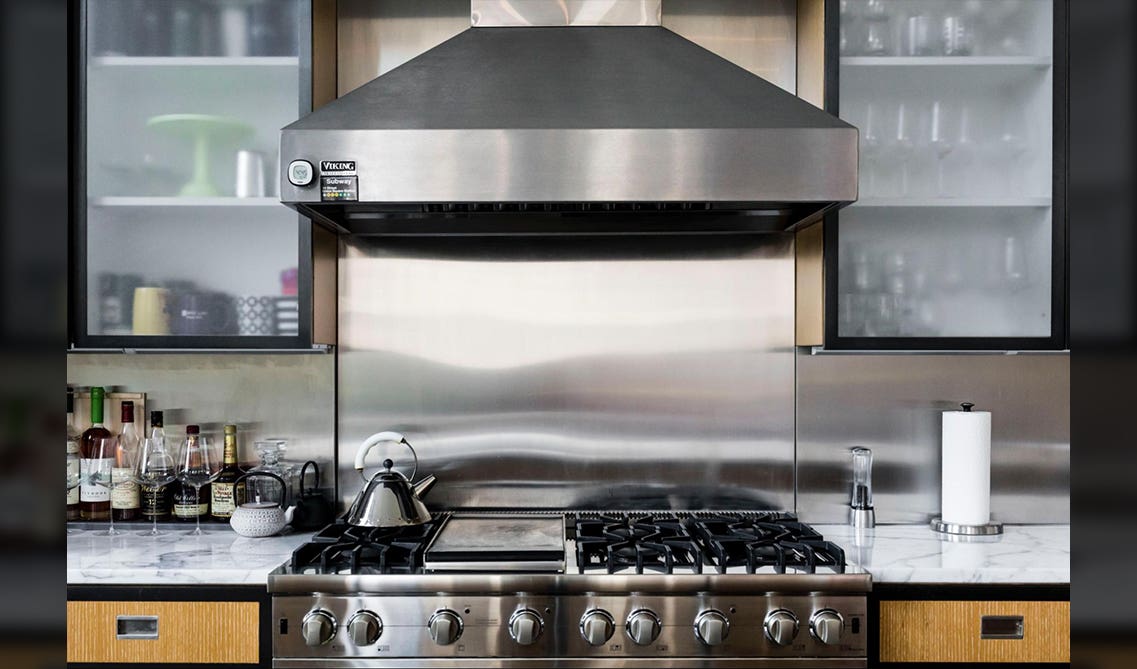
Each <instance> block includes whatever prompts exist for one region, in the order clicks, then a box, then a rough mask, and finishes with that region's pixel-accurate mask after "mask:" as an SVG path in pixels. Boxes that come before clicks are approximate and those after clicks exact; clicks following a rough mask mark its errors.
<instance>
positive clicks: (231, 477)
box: [209, 425, 245, 523]
mask: <svg viewBox="0 0 1137 669" xmlns="http://www.w3.org/2000/svg"><path fill="white" fill-rule="evenodd" d="M244 473H245V472H244V470H242V469H241V467H240V466H239V465H238V464H237V426H236V425H226V426H225V454H224V455H223V456H222V460H221V473H220V474H218V475H217V478H216V479H215V480H214V481H213V483H212V484H210V488H211V489H212V491H213V492H212V494H211V496H210V501H209V515H210V517H211V518H213V520H215V521H217V522H219V523H227V522H229V519H230V518H232V517H233V511H234V509H236V508H237V504H238V503H239V502H240V500H241V498H242V497H244V489H245V484H244V483H243V482H242V483H241V484H240V485H239V486H238V485H236V481H237V479H239V478H240V477H241V475H242V474H244Z"/></svg>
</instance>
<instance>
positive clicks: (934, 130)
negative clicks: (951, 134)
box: [928, 100, 954, 197]
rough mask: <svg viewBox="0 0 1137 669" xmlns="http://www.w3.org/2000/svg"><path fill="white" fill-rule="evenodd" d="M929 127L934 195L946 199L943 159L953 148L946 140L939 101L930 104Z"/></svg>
mask: <svg viewBox="0 0 1137 669" xmlns="http://www.w3.org/2000/svg"><path fill="white" fill-rule="evenodd" d="M931 125H932V127H931V129H930V130H929V136H928V145H929V146H931V148H932V152H933V153H934V155H935V157H936V195H937V196H938V197H946V196H947V195H948V192H947V190H948V189H947V186H946V184H945V183H944V159H946V158H947V157H948V155H949V154H950V153H951V151H952V149H953V148H954V147H953V146H952V143H951V141H950V140H949V139H948V137H947V132H946V130H945V128H944V105H943V104H942V103H941V102H940V101H939V100H936V101H935V102H933V103H932V123H931Z"/></svg>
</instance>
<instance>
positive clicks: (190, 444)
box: [174, 426, 221, 536]
mask: <svg viewBox="0 0 1137 669" xmlns="http://www.w3.org/2000/svg"><path fill="white" fill-rule="evenodd" d="M191 427H192V426H191ZM174 470H175V472H176V474H177V479H178V480H179V481H181V482H182V483H183V484H184V485H188V486H190V487H191V488H193V504H194V509H195V510H196V509H197V508H198V506H199V505H200V504H201V488H202V486H204V485H205V484H207V483H210V482H212V481H213V480H214V479H215V478H217V476H218V474H220V473H221V458H220V457H218V452H217V444H216V442H214V441H212V440H211V439H209V438H208V437H205V436H203V435H201V434H196V433H188V434H186V438H185V440H184V441H183V442H182V445H181V448H179V449H178V459H177V462H175V463H174ZM201 515H202V514H197V515H195V516H194V518H195V524H194V528H193V530H192V531H190V532H187V534H188V535H190V536H200V535H201V534H203V532H202V531H201Z"/></svg>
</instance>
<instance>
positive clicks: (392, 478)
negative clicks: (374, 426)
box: [347, 432, 436, 527]
mask: <svg viewBox="0 0 1137 669" xmlns="http://www.w3.org/2000/svg"><path fill="white" fill-rule="evenodd" d="M384 442H395V443H400V444H403V445H405V446H406V447H407V448H408V449H409V450H410V452H411V455H412V456H413V457H414V462H415V465H414V470H412V471H411V476H410V478H409V479H408V478H407V477H406V476H403V475H402V474H401V473H399V472H397V471H395V470H393V469H392V467H393V466H394V465H395V463H394V462H392V461H391V460H390V459H387V460H384V461H383V467H384V468H385V469H386V470H387V471H384V472H379V473H378V474H376V475H375V476H372V477H371V480H368V479H367V477H366V476H364V475H363V462H364V460H365V459H366V458H367V454H368V453H369V452H371V449H372V448H373V447H374V446H376V445H377V444H381V443H384ZM355 471H357V472H359V475H360V476H361V477H363V480H364V482H365V485H364V486H363V490H362V491H360V493H359V496H358V497H356V498H355V502H353V503H352V505H351V508H350V509H349V510H348V512H347V522H348V524H349V525H358V526H360V527H410V526H413V525H422V524H423V523H427V522H430V512H429V511H427V510H426V505H425V504H423V503H422V499H421V497H422V496H423V495H425V494H426V493H427V491H429V490H430V489H431V487H433V486H434V483H435V481H436V479H435V478H434V476H433V475H431V476H427V477H425V478H423V479H422V480H421V481H419V482H418V483H411V481H412V480H414V477H415V475H416V474H418V453H415V449H414V447H412V446H411V444H410V442H408V441H407V438H406V437H404V436H403V435H401V434H399V433H398V432H377V433H375V434H373V435H371V436H370V437H368V438H366V439H364V440H363V443H362V444H360V445H359V451H357V452H356V454H355Z"/></svg>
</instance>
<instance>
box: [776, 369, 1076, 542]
mask: <svg viewBox="0 0 1137 669" xmlns="http://www.w3.org/2000/svg"><path fill="white" fill-rule="evenodd" d="M797 382H798V395H797V490H798V497H797V506H798V511H799V513H801V515H802V517H804V518H805V519H807V520H808V521H810V522H815V523H819V522H845V520H846V518H847V515H846V514H847V507H848V503H849V489H850V485H851V480H852V462H851V456H850V454H849V449H850V448H852V447H853V446H867V447H869V448H871V449H872V450H873V458H874V463H873V484H874V485H873V497H874V504H875V506H876V520H877V522H878V523H904V522H924V521H926V520H928V519H930V518H931V517H932V516H934V515H938V513H939V510H940V462H941V460H940V457H941V449H940V421H941V412H942V411H945V410H952V409H957V408H958V406H959V403H960V402H974V403H975V404H976V408H977V409H982V410H986V411H990V412H991V414H992V415H991V514H992V517H993V518H994V519H996V520H1000V521H1003V522H1010V523H1068V522H1069V521H1070V358H1069V356H1068V355H1066V354H1020V355H844V354H842V355H810V354H809V351H808V349H800V350H799V352H798V358H797Z"/></svg>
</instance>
